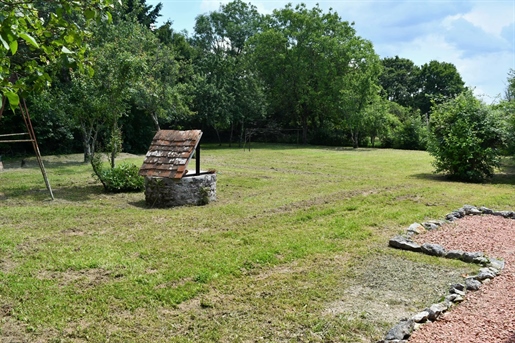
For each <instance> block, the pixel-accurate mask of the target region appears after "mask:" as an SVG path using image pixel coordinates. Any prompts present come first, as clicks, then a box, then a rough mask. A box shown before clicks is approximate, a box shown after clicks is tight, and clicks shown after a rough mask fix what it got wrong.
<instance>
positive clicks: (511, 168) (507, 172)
mask: <svg viewBox="0 0 515 343" xmlns="http://www.w3.org/2000/svg"><path fill="white" fill-rule="evenodd" d="M412 177H414V178H416V179H422V180H432V181H438V182H464V181H459V180H456V179H453V178H450V177H448V176H446V175H443V174H434V173H431V174H430V173H422V174H415V175H412ZM464 183H465V182H464ZM482 183H484V184H493V185H515V163H506V164H504V165H503V166H502V167H501V170H500V171H497V172H496V173H495V174H494V176H493V177H492V178H491V179H488V180H486V181H485V182H482Z"/></svg>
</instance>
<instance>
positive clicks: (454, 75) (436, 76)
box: [415, 61, 465, 115]
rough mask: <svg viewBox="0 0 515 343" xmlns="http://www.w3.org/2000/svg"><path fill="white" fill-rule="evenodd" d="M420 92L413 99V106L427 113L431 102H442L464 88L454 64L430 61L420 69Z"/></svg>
mask: <svg viewBox="0 0 515 343" xmlns="http://www.w3.org/2000/svg"><path fill="white" fill-rule="evenodd" d="M419 84H420V86H421V89H420V92H419V94H418V95H417V97H416V99H415V107H416V108H418V109H420V112H421V113H422V114H426V115H427V114H429V112H430V111H431V106H432V102H433V101H434V102H436V103H442V102H444V101H446V100H449V99H452V98H454V97H456V96H457V95H458V94H460V93H462V92H463V91H464V90H465V82H463V80H462V79H461V75H460V74H459V72H458V70H457V69H456V66H454V64H452V63H447V62H438V61H431V62H429V63H426V64H424V65H423V66H422V67H421V69H420V74H419Z"/></svg>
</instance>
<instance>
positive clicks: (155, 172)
mask: <svg viewBox="0 0 515 343" xmlns="http://www.w3.org/2000/svg"><path fill="white" fill-rule="evenodd" d="M201 137H202V131H200V130H190V131H177V130H160V131H158V132H157V133H156V135H155V136H154V139H153V140H152V143H151V144H150V148H149V149H148V152H147V155H146V158H145V161H143V165H142V166H141V168H140V170H139V175H141V176H148V177H160V178H161V177H162V178H172V179H180V178H182V177H183V176H184V174H186V172H187V170H186V168H187V167H188V163H189V161H190V159H191V157H192V155H193V153H194V152H195V149H196V148H197V145H198V144H199V142H200V138H201Z"/></svg>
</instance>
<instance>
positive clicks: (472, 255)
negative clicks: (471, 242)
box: [461, 251, 485, 263]
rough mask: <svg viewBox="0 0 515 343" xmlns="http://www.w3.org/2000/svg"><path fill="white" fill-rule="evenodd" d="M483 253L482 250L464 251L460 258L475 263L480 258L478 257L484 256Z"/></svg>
mask: <svg viewBox="0 0 515 343" xmlns="http://www.w3.org/2000/svg"><path fill="white" fill-rule="evenodd" d="M484 256H485V254H483V253H482V252H479V251H477V252H465V253H464V254H463V256H462V258H461V260H462V261H463V262H467V263H477V261H479V260H480V258H482V257H484Z"/></svg>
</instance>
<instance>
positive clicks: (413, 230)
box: [406, 223, 426, 235]
mask: <svg viewBox="0 0 515 343" xmlns="http://www.w3.org/2000/svg"><path fill="white" fill-rule="evenodd" d="M425 231H426V229H425V227H424V226H422V225H420V224H419V223H413V224H411V225H410V226H409V227H408V230H406V232H407V233H409V234H415V235H419V234H421V233H424V232H425Z"/></svg>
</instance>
